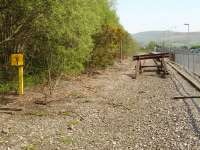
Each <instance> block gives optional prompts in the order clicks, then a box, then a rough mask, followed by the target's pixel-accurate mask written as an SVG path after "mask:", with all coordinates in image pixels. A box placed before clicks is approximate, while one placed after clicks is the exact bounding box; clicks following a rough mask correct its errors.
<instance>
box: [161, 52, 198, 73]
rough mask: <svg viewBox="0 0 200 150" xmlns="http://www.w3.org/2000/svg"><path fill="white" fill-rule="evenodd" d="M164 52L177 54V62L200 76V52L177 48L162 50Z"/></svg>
mask: <svg viewBox="0 0 200 150" xmlns="http://www.w3.org/2000/svg"><path fill="white" fill-rule="evenodd" d="M162 52H170V53H173V54H174V56H175V62H176V63H177V64H179V65H181V66H182V67H184V68H185V69H186V70H187V71H189V72H191V73H195V74H197V75H199V76H200V53H194V52H192V51H191V50H188V49H184V50H180V49H175V50H172V49H171V50H169V49H168V50H162Z"/></svg>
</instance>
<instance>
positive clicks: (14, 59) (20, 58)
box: [11, 53, 24, 95]
mask: <svg viewBox="0 0 200 150" xmlns="http://www.w3.org/2000/svg"><path fill="white" fill-rule="evenodd" d="M11 66H14V67H17V68H18V79H19V87H18V94H19V95H23V94H24V79H23V76H24V75H23V74H24V73H23V68H24V54H23V53H17V54H11Z"/></svg>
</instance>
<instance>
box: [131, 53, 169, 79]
mask: <svg viewBox="0 0 200 150" xmlns="http://www.w3.org/2000/svg"><path fill="white" fill-rule="evenodd" d="M165 58H171V54H170V53H157V52H156V53H154V52H152V53H149V54H144V55H135V56H133V61H136V66H135V78H137V76H138V74H140V73H142V72H143V68H147V67H155V68H157V72H158V73H162V75H163V77H165V76H166V75H167V74H168V71H167V66H166V62H165ZM145 60H153V61H154V63H155V65H154V66H145V65H144V63H142V61H145Z"/></svg>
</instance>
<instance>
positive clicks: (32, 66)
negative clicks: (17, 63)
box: [0, 0, 137, 79]
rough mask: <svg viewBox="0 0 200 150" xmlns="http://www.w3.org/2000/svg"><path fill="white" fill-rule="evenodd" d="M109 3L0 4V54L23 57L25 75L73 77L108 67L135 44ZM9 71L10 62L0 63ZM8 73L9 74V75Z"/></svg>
mask: <svg viewBox="0 0 200 150" xmlns="http://www.w3.org/2000/svg"><path fill="white" fill-rule="evenodd" d="M112 4H113V1H110V0H62V1H61V0H57V1H55V0H46V1H43V0H28V1H27V0H15V1H12V0H0V53H1V55H3V56H7V57H8V56H9V55H10V54H11V53H13V52H23V53H24V54H25V56H26V57H25V58H26V66H25V70H26V75H27V76H28V77H29V79H30V76H35V75H41V74H44V75H46V74H47V73H48V71H50V72H51V76H53V77H56V76H59V75H60V74H61V73H67V74H77V73H80V72H82V71H83V70H84V69H85V67H86V64H90V66H92V67H98V66H100V67H106V66H107V65H110V64H112V63H113V61H114V59H115V58H117V56H118V53H119V49H120V43H121V41H123V43H124V44H123V53H124V55H127V54H131V53H132V51H133V50H134V49H135V48H136V45H137V43H136V42H134V40H133V39H132V38H131V36H130V35H129V33H127V32H126V31H125V30H124V29H123V27H122V26H121V25H120V24H119V21H118V17H117V15H116V12H115V9H114V7H113V5H112ZM0 63H1V64H2V65H6V66H7V67H6V68H4V72H8V71H9V70H11V74H12V72H13V70H12V69H11V68H10V67H8V66H9V62H8V59H4V60H3V59H2V61H1V62H0ZM8 68H9V69H8Z"/></svg>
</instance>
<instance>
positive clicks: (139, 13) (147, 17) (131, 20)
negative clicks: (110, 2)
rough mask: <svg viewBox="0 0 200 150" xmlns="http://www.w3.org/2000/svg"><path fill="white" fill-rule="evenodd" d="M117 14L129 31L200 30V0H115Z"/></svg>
mask: <svg viewBox="0 0 200 150" xmlns="http://www.w3.org/2000/svg"><path fill="white" fill-rule="evenodd" d="M116 9H117V14H118V16H119V18H120V22H121V23H122V25H123V26H124V27H125V28H126V29H127V30H128V31H129V32H130V33H138V32H143V31H154V30H171V31H178V32H186V31H187V27H186V26H184V24H185V23H189V24H190V31H191V32H195V31H200V0H117V4H116Z"/></svg>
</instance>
